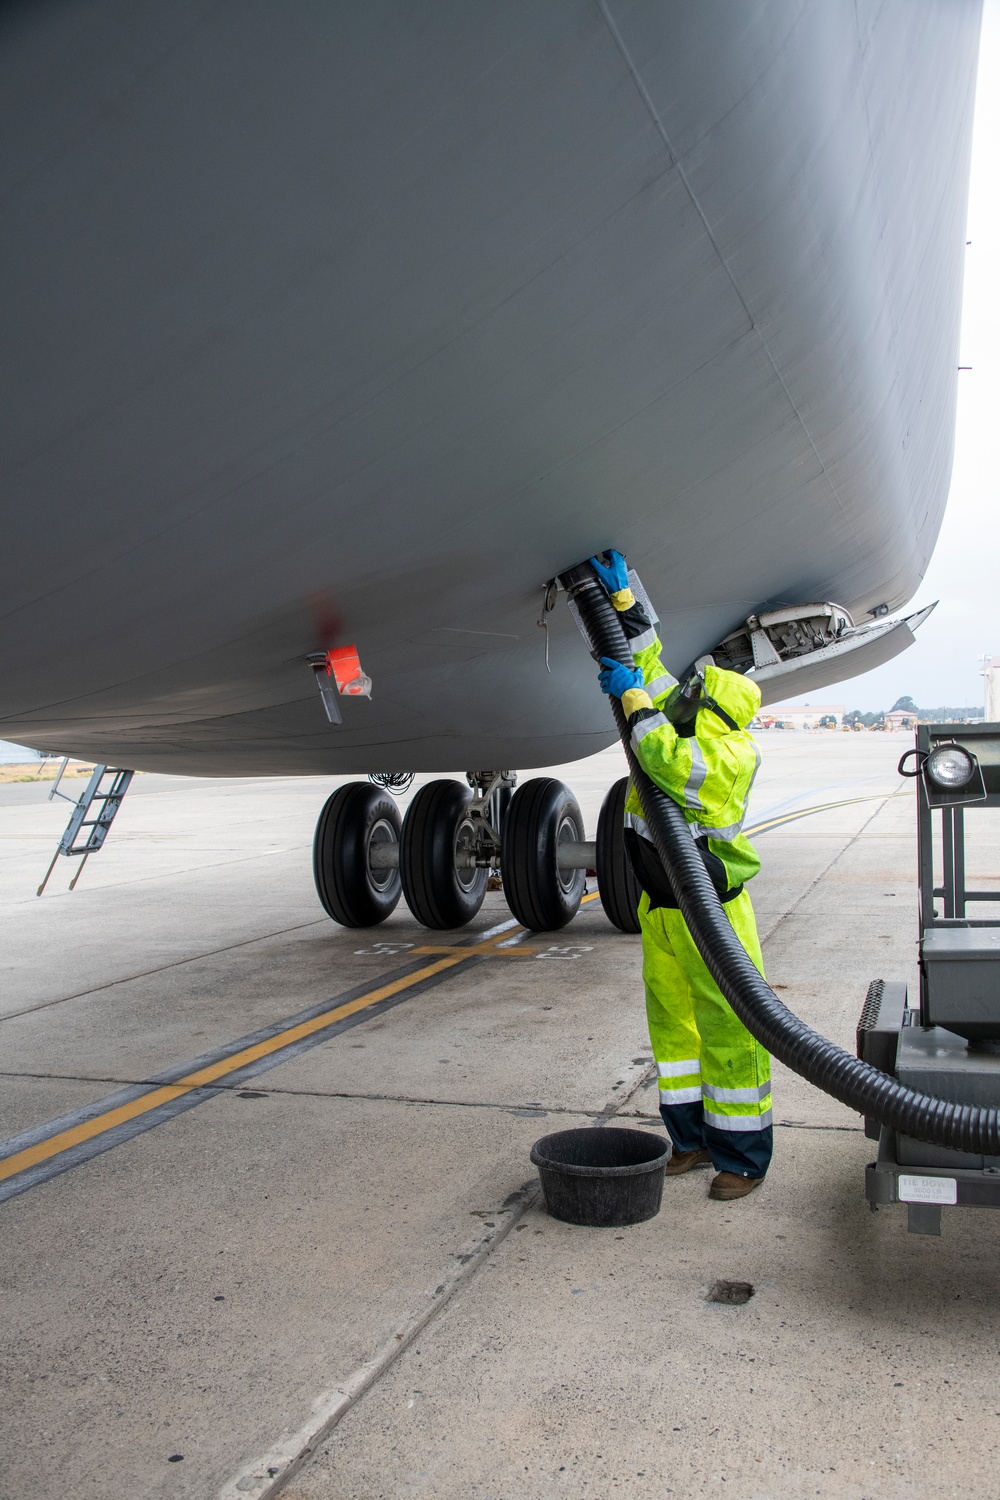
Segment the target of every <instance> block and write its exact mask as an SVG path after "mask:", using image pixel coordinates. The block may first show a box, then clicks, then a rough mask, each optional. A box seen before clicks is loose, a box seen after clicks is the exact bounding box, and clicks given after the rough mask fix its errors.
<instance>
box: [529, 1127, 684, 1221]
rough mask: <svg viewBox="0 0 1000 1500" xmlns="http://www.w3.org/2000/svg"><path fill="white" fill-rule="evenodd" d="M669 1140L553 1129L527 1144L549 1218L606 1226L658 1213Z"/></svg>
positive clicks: (628, 1133)
mask: <svg viewBox="0 0 1000 1500" xmlns="http://www.w3.org/2000/svg"><path fill="white" fill-rule="evenodd" d="M670 1150H671V1147H670V1141H669V1139H666V1138H664V1137H663V1136H661V1135H653V1134H651V1132H650V1131H648V1130H614V1129H608V1128H606V1127H602V1128H600V1129H595V1128H594V1127H593V1126H591V1127H590V1128H589V1129H586V1130H558V1131H556V1133H555V1135H543V1136H542V1138H541V1140H539V1141H536V1142H535V1144H534V1145H533V1146H532V1148H531V1160H532V1161H533V1162H534V1164H535V1166H536V1167H537V1168H538V1175H539V1177H540V1178H541V1179H542V1192H543V1193H544V1194H545V1206H546V1208H547V1209H548V1211H549V1213H550V1214H551V1215H552V1217H553V1218H554V1219H563V1220H564V1221H565V1222H566V1223H567V1224H588V1225H590V1226H591V1227H592V1228H594V1229H611V1228H615V1227H618V1226H620V1225H622V1224H641V1223H642V1222H643V1220H644V1219H652V1218H655V1217H656V1215H657V1214H658V1213H659V1212H660V1201H661V1199H662V1197H663V1174H664V1169H665V1168H666V1165H667V1162H668V1161H669V1160H670Z"/></svg>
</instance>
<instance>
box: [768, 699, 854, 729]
mask: <svg viewBox="0 0 1000 1500" xmlns="http://www.w3.org/2000/svg"><path fill="white" fill-rule="evenodd" d="M831 719H832V720H833V725H831V724H830V720H831ZM824 720H825V721H826V723H825V724H824V722H823V721H824ZM757 722H758V724H760V726H761V728H762V729H771V728H773V727H774V725H776V724H781V725H783V726H784V728H786V729H819V728H821V727H822V728H826V729H829V728H831V727H836V728H837V729H839V728H840V727H841V725H842V724H843V722H844V705H843V704H842V703H771V704H769V705H768V707H767V708H762V709H761V711H760V713H759V714H758V715H757Z"/></svg>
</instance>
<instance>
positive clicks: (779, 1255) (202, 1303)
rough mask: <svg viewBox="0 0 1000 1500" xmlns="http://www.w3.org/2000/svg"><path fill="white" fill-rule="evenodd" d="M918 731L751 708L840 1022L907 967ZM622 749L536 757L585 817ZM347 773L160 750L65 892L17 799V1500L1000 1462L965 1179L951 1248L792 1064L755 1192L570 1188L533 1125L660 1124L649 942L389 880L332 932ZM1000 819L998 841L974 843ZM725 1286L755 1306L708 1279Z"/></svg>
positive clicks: (805, 973)
mask: <svg viewBox="0 0 1000 1500" xmlns="http://www.w3.org/2000/svg"><path fill="white" fill-rule="evenodd" d="M908 743H909V741H908V740H906V739H904V737H903V736H901V735H895V736H894V735H886V736H883V735H874V734H873V735H858V736H848V735H834V734H822V733H816V734H808V733H798V732H783V733H782V732H771V733H769V734H764V735H762V736H761V746H762V750H763V753H764V764H763V767H762V771H761V774H760V776H759V778H758V784H757V788H756V791H755V798H754V803H753V808H752V814H751V822H752V823H754V824H756V825H761V827H762V830H763V831H762V832H761V833H760V834H759V835H758V842H759V848H760V851H761V854H762V856H763V859H764V869H763V871H762V873H761V875H760V876H759V877H758V878H757V880H756V881H755V883H754V888H753V895H754V901H755V905H756V908H757V912H758V920H759V924H760V928H761V933H762V935H763V937H764V939H765V943H764V952H765V961H766V964H767V969H768V975H769V978H770V979H771V981H772V982H773V983H774V985H775V987H776V989H777V991H778V993H779V994H780V995H781V996H782V998H783V999H785V1000H786V1002H787V1003H788V1004H789V1005H790V1006H791V1007H792V1008H793V1009H794V1010H795V1011H796V1012H797V1013H798V1014H800V1015H802V1016H803V1017H804V1018H805V1019H806V1020H808V1021H809V1022H810V1024H812V1025H814V1026H815V1027H816V1028H817V1029H819V1030H821V1031H823V1032H824V1033H825V1034H827V1035H829V1036H832V1037H834V1038H835V1039H836V1040H838V1041H839V1042H841V1043H842V1044H843V1045H845V1046H848V1047H851V1046H852V1045H853V1031H854V1026H855V1023H856V1020H857V1015H858V1012H859V1011H860V1008H861V1004H862V1001H863V999H864V994H865V990H866V987H867V984H868V981H869V980H870V979H872V978H875V977H879V976H882V977H886V978H903V979H906V980H908V981H909V982H910V983H911V985H912V984H913V983H914V982H915V950H914V939H915V936H916V925H915V877H914V813H913V803H912V791H911V789H910V784H908V783H906V784H904V783H901V782H900V779H899V778H898V777H897V776H896V775H895V763H896V760H897V759H898V757H899V755H900V753H901V752H902V750H903V749H905V748H906V746H907V744H908ZM622 772H623V765H622V760H621V756H620V753H619V752H617V751H608V752H605V754H604V755H602V756H598V757H595V758H594V759H593V760H591V761H589V762H584V763H580V764H578V765H576V766H573V767H564V768H557V769H556V770H555V771H554V772H552V773H551V774H557V775H560V776H561V777H562V779H564V780H566V781H567V782H568V783H569V784H570V785H571V786H573V787H574V789H575V790H576V791H577V793H578V795H579V796H580V799H581V803H582V805H583V808H584V812H585V815H586V821H587V826H588V830H589V832H590V833H591V835H592V834H593V831H594V829H595V828H596V821H597V810H598V807H599V805H600V798H601V796H602V794H603V792H604V790H605V789H606V788H607V786H608V785H609V784H610V783H611V781H613V780H614V779H616V777H617V776H618V775H620V774H622ZM533 774H537V773H533ZM426 779H428V778H421V780H426ZM337 784H338V782H336V781H334V780H332V779H322V778H309V779H302V780H295V779H287V780H271V781H267V782H253V781H246V780H233V781H224V782H207V781H198V782H188V781H183V780H180V779H178V778H168V777H159V776H149V777H137V778H136V780H135V782H134V783H133V790H132V791H130V793H129V796H128V798H127V799H126V802H125V804H124V807H123V809H122V812H121V813H120V815H119V818H118V820H117V822H116V824H115V828H114V830H113V831H112V834H111V836H110V838H109V840H108V844H107V846H106V848H105V849H104V850H103V851H102V853H101V854H100V856H99V857H97V858H95V859H93V860H92V861H91V862H90V864H89V865H88V867H87V869H86V871H85V873H84V875H83V877H82V879H81V882H80V884H79V886H78V888H77V890H76V891H75V892H74V893H73V894H72V895H70V894H68V893H67V892H66V889H65V887H66V883H67V881H68V878H69V873H71V872H67V870H66V869H65V862H62V861H61V862H60V868H58V869H57V872H56V874H55V875H54V876H53V881H52V885H51V886H50V888H49V891H47V892H46V894H45V896H44V897H42V898H41V899H40V900H36V898H35V896H34V889H35V886H36V885H37V883H38V881H39V880H40V878H41V875H42V874H43V873H44V869H45V866H46V864H47V862H48V860H49V858H50V857H51V853H52V849H53V848H54V845H55V841H56V839H57V838H58V835H59V833H60V832H61V829H62V827H63V825H64V823H65V819H66V815H67V813H68V808H66V806H65V804H59V803H54V804H50V803H48V802H47V801H45V800H44V798H45V796H46V795H47V793H46V792H44V791H42V790H41V789H39V788H32V787H30V786H25V785H17V786H13V787H10V788H4V789H0V901H2V904H3V906H4V908H5V913H4V915H5V922H4V927H5V933H6V937H5V943H4V954H3V974H4V978H3V988H2V992H0V1039H2V1043H3V1046H2V1062H0V1068H2V1072H0V1080H2V1082H0V1132H2V1135H3V1136H4V1137H5V1138H7V1139H8V1140H9V1141H13V1145H12V1146H10V1145H8V1147H7V1148H6V1149H5V1151H4V1155H5V1156H7V1161H8V1165H9V1164H10V1163H11V1162H13V1161H14V1156H13V1155H10V1154H9V1153H10V1152H14V1153H15V1154H17V1162H18V1163H24V1166H23V1170H19V1171H17V1172H14V1173H12V1174H11V1175H9V1176H8V1177H7V1178H6V1180H5V1181H0V1199H2V1198H3V1195H4V1193H5V1192H6V1193H8V1194H10V1196H7V1197H6V1201H0V1245H2V1254H0V1286H2V1291H3V1307H4V1317H3V1332H2V1339H3V1344H4V1392H5V1394H4V1431H5V1438H6V1442H5V1452H4V1460H3V1463H2V1465H0V1495H2V1496H4V1497H10V1500H14V1497H15V1496H16V1497H17V1500H35V1497H45V1500H48V1497H51V1496H55V1495H59V1496H62V1495H72V1496H74V1500H77V1497H80V1500H90V1497H94V1500H98V1497H100V1500H119V1497H121V1500H126V1497H127V1500H134V1497H137V1496H143V1497H145V1496H151V1497H157V1500H159V1497H206V1496H211V1497H215V1496H218V1497H220V1500H221V1497H223V1496H225V1497H228V1500H239V1497H240V1496H244V1495H249V1496H263V1495H267V1494H270V1493H276V1492H277V1489H278V1487H279V1486H282V1485H284V1491H283V1492H284V1494H285V1495H286V1496H288V1497H298V1500H303V1497H305V1496H309V1497H311V1500H320V1497H323V1500H334V1497H336V1500H348V1497H358V1500H361V1497H364V1500H372V1497H376V1496H386V1497H390V1496H391V1497H395V1496H408V1495H419V1496H434V1497H436V1496H442V1497H455V1500H459V1497H462V1500H465V1497H476V1500H479V1497H482V1500H520V1497H525V1500H529V1497H530V1500H534V1497H539V1500H541V1497H544V1500H549V1497H555V1496H558V1497H563V1496H566V1497H573V1500H579V1497H581V1496H591V1497H593V1496H598V1497H600V1496H605V1495H608V1496H610V1495H611V1494H612V1492H613V1491H621V1492H622V1493H626V1494H634V1495H636V1496H646V1495H650V1496H652V1495H654V1494H655V1495H660V1494H663V1493H672V1494H676V1495H679V1496H687V1495H691V1496H694V1495H702V1494H724V1493H726V1492H727V1491H729V1492H732V1491H733V1490H734V1489H735V1490H736V1491H738V1492H740V1493H741V1494H742V1495H743V1496H744V1497H745V1500H762V1497H772V1496H773V1497H785V1496H794V1497H798V1496H799V1495H802V1496H807V1495H808V1496H812V1495H815V1494H822V1495H838V1496H840V1495H843V1496H850V1497H852V1500H855V1497H857V1500H860V1497H863V1496H865V1497H869V1500H876V1497H877V1500H883V1497H886V1500H888V1497H892V1500H896V1497H907V1500H909V1497H921V1500H922V1497H937V1496H945V1495H948V1496H951V1495H955V1494H960V1493H967V1492H973V1491H975V1492H976V1493H986V1494H988V1493H990V1481H989V1479H988V1474H989V1472H990V1467H991V1450H992V1447H993V1445H994V1441H995V1439H994V1434H995V1432H996V1424H997V1420H998V1413H997V1410H996V1407H997V1406H998V1405H1000V1403H998V1402H997V1399H996V1396H995V1388H996V1377H997V1360H998V1346H997V1342H996V1338H995V1334H994V1332H993V1331H992V1329H993V1323H994V1320H995V1309H996V1302H997V1292H998V1288H997V1279H998V1272H997V1269H996V1254H995V1229H994V1221H993V1220H992V1219H991V1217H990V1215H989V1213H988V1212H986V1211H955V1212H952V1213H950V1214H949V1213H948V1211H947V1210H946V1211H945V1221H944V1233H943V1236H942V1238H941V1239H939V1240H938V1239H930V1238H925V1237H917V1236H909V1235H907V1233H906V1223H905V1215H904V1213H903V1210H901V1209H891V1210H883V1211H882V1212H880V1213H879V1214H878V1215H872V1214H870V1213H869V1212H868V1210H867V1207H866V1204H865V1200H864V1184H863V1174H864V1164H865V1162H866V1161H867V1160H869V1159H870V1158H871V1156H872V1155H873V1147H872V1144H871V1143H870V1142H867V1141H866V1140H865V1138H864V1136H863V1133H862V1130H861V1125H860V1121H859V1120H858V1119H857V1117H856V1116H853V1115H852V1114H850V1113H849V1112H848V1111H847V1110H846V1109H844V1108H843V1107H842V1106H840V1105H839V1104H837V1103H836V1102H835V1101H833V1100H830V1099H827V1098H826V1097H825V1096H822V1095H819V1094H817V1093H816V1092H815V1091H814V1090H812V1089H810V1088H809V1087H808V1086H807V1085H805V1084H803V1083H802V1082H801V1081H800V1080H798V1079H797V1078H795V1077H793V1076H791V1075H789V1074H788V1073H787V1072H786V1071H785V1070H783V1069H777V1070H776V1074H777V1077H776V1086H775V1105H776V1120H777V1122H778V1128H777V1130H776V1132H775V1133H776V1151H775V1163H774V1167H773V1169H772V1172H771V1174H770V1175H769V1177H768V1179H767V1182H766V1183H765V1184H764V1186H763V1187H762V1188H761V1189H760V1190H758V1192H757V1193H755V1194H754V1195H752V1196H751V1197H750V1198H748V1199H747V1200H745V1201H742V1202H738V1203H735V1204H728V1205H727V1204H716V1203H712V1202H710V1201H709V1200H708V1199H707V1198H706V1196H705V1195H706V1191H707V1186H708V1181H709V1178H708V1175H707V1174H705V1173H697V1174H692V1175H691V1176H689V1177H687V1178H683V1179H678V1180H674V1181H672V1182H668V1184H667V1189H666V1193H665V1202H664V1208H663V1211H662V1212H661V1214H660V1215H659V1217H658V1218H656V1219H654V1220H652V1221H651V1222H650V1223H648V1224H644V1225H639V1226H635V1227H633V1228H630V1229H625V1230H621V1231H607V1230H606V1231H596V1230H586V1229H579V1228H572V1227H570V1226H568V1225H563V1224H560V1223H557V1222H556V1221H554V1220H551V1219H549V1218H548V1217H547V1216H546V1215H545V1214H544V1212H543V1211H542V1210H541V1208H540V1206H539V1204H538V1202H537V1197H536V1190H535V1186H534V1174H533V1171H532V1169H531V1167H530V1164H529V1162H528V1151H529V1149H530V1145H531V1143H532V1141H533V1140H534V1139H536V1138H537V1137H538V1136H539V1135H542V1134H544V1133H546V1132H547V1131H549V1130H553V1129H558V1128H561V1127H563V1126H568V1125H572V1124H577V1123H598V1122H600V1121H601V1120H602V1119H604V1120H606V1121H607V1122H608V1124H607V1126H606V1128H614V1126H615V1122H616V1121H618V1122H620V1123H623V1124H629V1125H635V1124H639V1125H640V1126H644V1127H646V1128H649V1129H651V1130H659V1129H660V1128H661V1127H660V1126H659V1122H658V1117H657V1114H656V1089H655V1083H654V1081H653V1079H652V1076H651V1068H650V1065H649V1064H650V1051H649V1046H648V1040H647V1037H646V1033H645V1022H644V1014H643V1007H642V997H641V983H640V954H639V943H638V939H636V938H632V937H626V936H623V935H622V934H620V933H617V932H616V931H615V930H614V929H613V928H611V927H610V925H609V924H608V922H607V921H606V919H605V918H604V916H603V914H602V912H601V909H600V903H599V902H598V901H596V900H593V901H590V902H588V903H587V904H586V905H585V906H584V908H583V909H581V912H580V914H579V915H578V916H577V918H576V919H575V920H574V922H573V923H572V924H571V926H570V927H569V928H567V929H565V930H564V931H562V932H560V933H555V934H544V935H536V934H527V935H525V934H523V933H521V932H520V931H519V929H517V927H516V925H507V924H509V923H511V919H510V915H509V912H508V911H507V908H506V906H505V903H504V901H503V897H502V895H501V894H499V893H493V894H490V895H489V896H488V897H487V901H486V904H485V906H484V908H483V911H482V913H481V914H480V916H479V918H478V919H477V921H476V923H475V924H474V926H473V928H471V929H464V930H463V931H462V932H459V933H455V934H448V935H441V934H437V933H435V934H429V933H428V932H427V931H426V930H425V929H422V928H420V927H418V926H417V924H415V923H414V922H413V920H412V919H411V918H410V916H409V914H408V912H407V911H406V910H405V908H404V907H403V906H400V908H399V909H398V910H397V912H396V913H395V914H394V916H393V917H392V918H391V919H390V921H389V922H387V923H386V924H384V926H382V927H379V928H377V929H370V930H368V931H365V932H349V931H345V930H344V929H341V928H338V927H337V926H335V924H333V923H332V922H330V921H329V920H328V919H327V918H326V917H325V915H324V914H323V912H322V910H321V908H320V907H319V904H318V902H317V899H316V896H315V893H314V890H313V887H312V879H311V870H310V857H309V848H310V843H311V837H312V830H313V825H314V823H315V819H316V816H317V813H318V811H319V808H320V806H321V805H322V802H323V800H324V798H325V797H326V796H327V795H329V792H330V791H331V790H332V789H333V787H334V786H336V785H337ZM418 785H419V782H418ZM30 794H36V795H30ZM404 800H405V799H404ZM817 807H824V808H826V810H825V811H809V810H810V809H813V808H817ZM798 814H805V815H803V816H798ZM983 816H984V817H988V816H989V815H986V814H984V815H983ZM998 852H1000V839H996V838H995V837H988V836H986V837H980V838H979V841H978V844H977V854H978V855H979V856H981V858H982V860H983V861H984V863H983V869H984V872H986V873H988V870H989V865H990V862H991V861H992V862H993V868H994V869H995V868H996V864H995V861H996V856H997V853H998ZM591 884H593V882H591ZM497 929H501V930H499V931H498V930H497ZM488 934H492V936H487V935H488ZM470 941H471V942H472V944H473V945H474V946H475V947H476V948H477V949H481V950H484V951H477V952H475V953H473V954H471V955H470V956H467V957H463V956H462V945H463V944H466V945H468V944H469V943H470ZM505 942H506V943H509V944H512V946H508V947H506V948H504V947H501V946H500V945H501V944H503V943H505ZM434 946H438V947H442V946H443V947H450V948H452V949H453V950H454V951H453V952H451V953H446V954H440V953H439V954H434V953H428V954H420V953H418V952H416V951H415V950H417V949H420V948H422V947H434ZM390 992H391V993H390ZM373 996H374V997H376V998H374V999H373V998H372V997H373ZM378 997H381V998H378ZM310 1028H311V1029H310ZM268 1049H270V1050H268ZM161 1096H162V1097H161ZM112 1112H114V1113H113V1114H112ZM3 1166H4V1162H3V1161H0V1169H2V1168H3ZM719 1278H728V1279H734V1280H742V1281H748V1282H750V1283H752V1284H753V1286H754V1289H755V1290H754V1295H753V1297H752V1298H751V1299H750V1301H749V1302H747V1303H746V1304H745V1305H743V1306H720V1305H717V1304H714V1303H711V1302H709V1301H707V1300H706V1296H707V1293H708V1290H709V1288H710V1286H711V1285H712V1284H713V1283H714V1282H715V1281H716V1280H718V1279H719Z"/></svg>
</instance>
